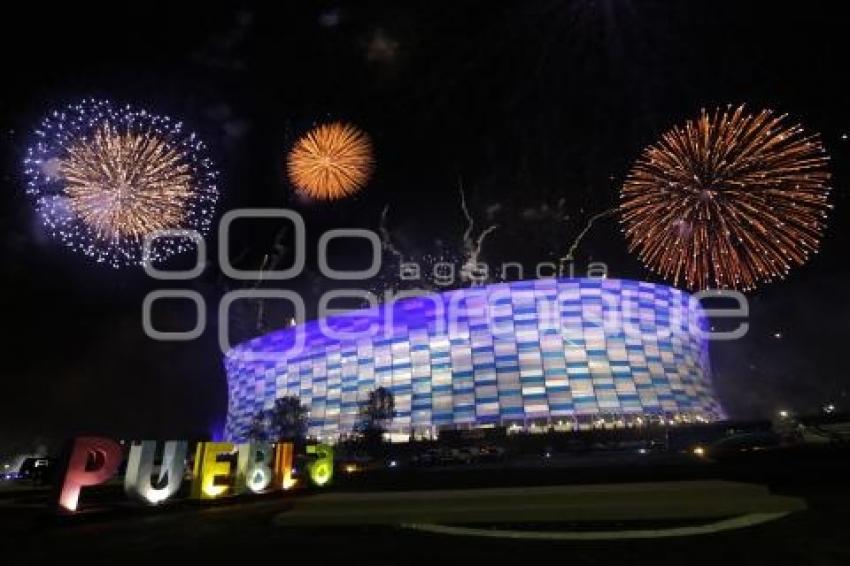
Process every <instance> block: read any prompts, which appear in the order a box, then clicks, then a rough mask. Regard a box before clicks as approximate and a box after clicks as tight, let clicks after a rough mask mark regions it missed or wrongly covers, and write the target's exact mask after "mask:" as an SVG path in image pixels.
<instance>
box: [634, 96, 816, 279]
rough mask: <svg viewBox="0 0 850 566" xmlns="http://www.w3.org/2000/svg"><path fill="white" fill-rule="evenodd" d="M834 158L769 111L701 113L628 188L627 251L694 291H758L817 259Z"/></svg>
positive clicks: (647, 160) (646, 162)
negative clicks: (765, 283) (760, 285)
mask: <svg viewBox="0 0 850 566" xmlns="http://www.w3.org/2000/svg"><path fill="white" fill-rule="evenodd" d="M828 160H829V158H828V156H827V155H826V152H825V151H824V149H823V146H822V145H821V142H820V140H819V138H818V136H817V135H806V134H804V133H803V129H802V128H801V127H800V126H799V125H793V126H788V125H786V124H785V116H784V115H783V116H775V115H774V114H773V113H772V112H771V111H769V110H763V111H761V112H759V113H758V114H755V115H752V114H746V113H745V112H744V108H743V107H742V106H741V107H738V108H737V109H735V110H734V111H732V110H731V109H727V110H726V111H721V110H719V109H718V110H715V111H714V112H713V113H711V114H709V113H707V112H706V111H705V110H703V111H702V114H701V115H700V117H699V119H697V120H694V121H689V122H687V123H686V124H685V125H684V127H678V126H677V127H674V128H673V129H672V130H670V131H668V132H667V133H665V134H664V135H663V136H662V137H661V140H660V141H659V142H658V143H657V144H655V145H652V146H650V147H648V148H646V149H645V150H644V152H643V154H642V155H641V157H640V158H639V159H638V160H637V162H636V163H635V164H634V166H633V167H632V170H631V171H630V173H629V176H628V178H627V179H626V182H625V184H624V185H623V189H622V194H621V203H620V212H621V215H622V219H621V222H622V225H623V229H624V232H625V234H626V239H627V240H628V242H629V250H630V251H635V250H637V252H638V257H639V258H640V260H641V261H642V262H643V263H644V265H646V266H647V267H648V268H649V269H651V270H652V271H654V272H656V273H658V274H659V275H661V276H662V277H664V278H666V279H668V280H671V281H672V282H673V284H674V285H678V283H679V281H682V282H683V283H684V284H685V285H686V286H687V287H688V288H690V289H707V288H710V287H716V288H733V289H744V290H747V289H752V288H754V287H755V286H756V285H757V284H758V283H759V282H761V281H771V280H773V279H781V278H783V277H784V276H785V275H786V274H787V273H788V271H789V270H790V269H791V267H792V266H795V265H802V264H804V263H805V262H806V260H807V259H808V257H809V254H811V253H813V252H816V251H817V248H818V245H819V243H820V238H821V235H822V233H823V230H824V227H825V225H826V216H827V211H828V210H829V209H830V208H831V205H830V204H829V203H828V202H827V196H828V194H829V187H828V185H827V183H828V182H829V178H830V175H829V172H828V170H827V163H828Z"/></svg>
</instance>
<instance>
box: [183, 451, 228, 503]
mask: <svg viewBox="0 0 850 566" xmlns="http://www.w3.org/2000/svg"><path fill="white" fill-rule="evenodd" d="M232 453H233V443H231V442H199V443H198V448H197V449H196V450H195V468H194V471H195V474H194V475H195V479H194V481H193V482H192V498H194V499H215V498H216V497H219V496H221V495H223V494H224V493H225V492H227V491H228V490H229V489H230V483H231V482H230V481H229V480H230V476H231V465H230V462H231V460H230V458H229V457H230V455H231V454H232Z"/></svg>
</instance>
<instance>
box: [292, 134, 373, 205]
mask: <svg viewBox="0 0 850 566" xmlns="http://www.w3.org/2000/svg"><path fill="white" fill-rule="evenodd" d="M286 164H287V170H288V172H289V180H290V181H291V182H292V184H293V185H294V186H295V188H296V190H297V191H298V192H299V193H301V194H303V195H305V196H307V197H309V198H313V199H316V200H337V199H341V198H345V197H348V196H351V195H353V194H355V193H357V192H359V191H360V190H361V189H363V187H364V186H366V183H367V182H368V181H369V177H370V176H371V175H372V169H373V167H374V159H373V156H372V142H371V141H370V140H369V136H367V135H366V134H365V133H364V132H363V131H362V130H359V129H358V128H356V127H354V126H352V125H350V124H343V123H341V122H333V123H331V124H324V125H321V126H318V127H316V128H314V129H312V130H310V131H309V132H307V134H305V135H304V137H302V138H301V139H299V140H298V141H297V142H296V143H295V146H294V147H293V148H292V151H290V152H289V155H288V157H287V161H286Z"/></svg>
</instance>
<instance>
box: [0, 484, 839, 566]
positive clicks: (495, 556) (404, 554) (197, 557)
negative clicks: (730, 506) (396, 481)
mask: <svg viewBox="0 0 850 566" xmlns="http://www.w3.org/2000/svg"><path fill="white" fill-rule="evenodd" d="M805 491H806V493H805V495H806V499H807V502H808V507H809V509H808V510H806V511H802V512H798V513H793V514H791V515H790V516H788V517H786V518H784V519H780V520H778V521H775V522H772V523H767V524H763V525H760V526H754V527H749V528H746V529H741V530H737V531H730V532H724V533H720V534H715V535H706V536H700V537H695V538H678V539H669V540H663V541H660V540H643V541H642V540H637V541H613V542H612V541H605V542H551V541H525V540H498V539H476V538H468V537H454V536H446V535H439V534H430V533H422V532H415V531H410V530H406V529H402V528H398V527H391V526H357V525H349V526H345V527H326V526H322V527H320V526H313V527H294V526H282V525H279V524H278V525H276V524H275V518H276V517H281V516H284V515H285V514H286V513H287V512H291V511H292V510H293V509H295V508H297V505H295V506H294V505H293V501H292V499H290V498H288V497H274V498H269V499H262V500H249V501H247V502H244V503H240V504H233V505H219V506H213V507H197V506H191V505H181V506H179V507H175V508H172V509H169V510H163V511H159V512H148V513H142V512H139V511H129V510H128V511H125V512H118V513H113V514H108V515H95V516H91V517H87V518H82V519H79V520H75V521H72V522H70V523H61V524H57V523H55V522H52V521H45V520H44V519H43V518H42V517H41V516H40V515H39V514H38V512H37V511H36V510H35V509H31V510H21V511H18V512H16V513H14V514H11V513H9V512H8V509H7V510H4V511H2V512H0V533H2V534H0V548H2V552H0V556H2V557H3V561H2V563H3V564H15V565H18V564H58V563H66V562H67V561H69V560H75V561H76V560H82V561H84V563H86V564H111V565H116V564H120V565H121V566H123V565H125V564H142V563H144V564H155V563H160V564H162V563H164V564H172V563H175V562H185V563H192V564H194V563H203V564H219V563H228V564H248V563H251V564H257V563H263V560H262V558H270V559H271V558H273V559H274V560H275V562H284V563H285V562H287V561H289V560H294V559H298V560H302V559H304V558H307V559H309V560H310V563H311V564H346V565H351V564H361V563H368V564H370V565H380V564H391V565H393V566H399V565H404V564H408V563H417V564H424V563H429V564H458V563H461V562H469V563H472V564H488V565H489V564H508V563H510V564H514V565H516V564H534V563H540V561H543V560H547V561H551V560H552V558H553V557H555V556H558V557H561V558H560V560H563V561H564V562H569V563H571V564H579V565H584V564H587V565H591V564H629V565H630V566H631V565H632V564H653V565H654V566H657V565H658V564H659V562H661V563H671V564H675V563H683V564H688V566H697V565H701V564H706V565H709V564H710V565H711V566H717V564H734V565H736V566H737V565H749V564H753V565H759V566H761V565H764V564H771V565H776V564H793V565H794V566H800V565H801V564H841V565H844V566H846V564H848V563H850V543H848V541H847V536H846V516H847V510H848V509H850V507H848V504H850V497H848V494H847V493H846V491H843V490H837V489H836V488H835V486H834V485H831V486H823V485H821V486H818V485H808V486H807V487H806V490H805ZM798 495H799V494H798ZM295 503H297V501H296V502H295ZM608 527H609V528H610V527H611V525H610V524H609V525H608ZM7 560H8V561H7ZM75 563H76V562H75Z"/></svg>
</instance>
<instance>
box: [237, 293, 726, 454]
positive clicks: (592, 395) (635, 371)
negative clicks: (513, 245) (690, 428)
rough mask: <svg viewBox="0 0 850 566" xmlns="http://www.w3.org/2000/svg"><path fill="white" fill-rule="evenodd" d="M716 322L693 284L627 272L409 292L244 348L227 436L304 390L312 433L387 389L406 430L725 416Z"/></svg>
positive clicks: (330, 430)
mask: <svg viewBox="0 0 850 566" xmlns="http://www.w3.org/2000/svg"><path fill="white" fill-rule="evenodd" d="M705 324H706V321H705V316H704V313H703V311H702V309H701V308H700V307H699V305H698V303H697V301H696V300H695V299H693V298H692V297H691V296H690V295H688V294H687V293H684V292H682V291H679V290H677V289H673V288H670V287H667V286H664V285H655V284H651V283H644V282H637V281H626V280H615V279H558V280H556V279H540V280H535V281H519V282H513V283H501V284H494V285H487V286H483V287H474V288H469V289H461V290H455V291H448V292H444V293H438V294H433V295H428V296H423V297H416V298H410V299H403V300H399V301H396V302H394V303H390V304H388V305H383V306H381V307H377V308H372V309H364V310H359V311H353V312H351V313H346V314H344V315H339V316H334V317H330V318H327V319H325V320H322V321H312V322H308V323H305V324H303V325H299V326H295V327H292V328H288V329H285V330H279V331H276V332H272V333H269V334H266V335H264V336H261V337H259V338H256V339H254V340H251V341H248V342H245V343H243V344H240V345H238V346H236V347H234V348H233V349H232V350H231V351H230V352H228V354H227V356H226V362H225V363H226V370H227V376H228V389H229V406H228V416H227V428H226V435H227V436H228V438H230V439H234V440H242V439H244V438H245V436H246V434H247V431H248V428H249V426H250V424H251V421H252V420H253V418H254V416H255V415H257V414H259V413H260V412H261V411H263V410H266V409H269V408H271V407H272V405H273V403H274V401H275V399H276V398H279V397H282V396H285V395H297V396H298V397H300V399H301V400H302V402H303V403H304V404H305V405H307V406H308V407H309V408H310V423H309V435H310V436H312V437H317V438H321V439H326V440H332V439H335V438H338V437H339V436H340V435H345V434H348V433H350V432H351V431H352V430H353V429H354V427H355V425H356V424H357V422H358V415H359V408H360V406H361V404H362V402H363V401H364V400H365V399H366V398H367V397H368V394H369V392H370V391H372V390H374V389H376V388H377V387H382V386H383V387H386V388H387V389H389V390H391V391H392V392H393V394H394V397H395V408H396V416H395V417H394V418H393V420H392V421H391V423H390V425H389V427H388V428H389V430H390V431H391V432H392V433H393V434H394V435H395V436H396V437H399V436H406V435H414V436H417V437H419V436H434V435H436V434H438V431H439V430H441V429H445V428H471V427H486V426H494V425H504V426H521V427H526V428H532V429H533V428H537V427H540V428H541V429H542V428H545V427H547V426H554V427H555V428H556V429H557V428H572V427H582V428H583V427H589V426H600V425H601V424H602V423H606V424H607V425H608V426H614V425H628V424H631V423H641V422H646V420H647V419H653V420H657V419H664V420H669V419H681V420H695V421H702V420H706V421H710V420H716V419H719V418H722V417H723V413H722V409H721V407H720V405H719V403H718V402H717V400H716V398H715V396H714V393H713V391H712V387H711V378H710V372H709V361H708V348H707V341H706V339H705V336H704V334H703V330H704V329H705ZM299 340H301V341H303V343H302V344H301V345H300V346H299Z"/></svg>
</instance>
